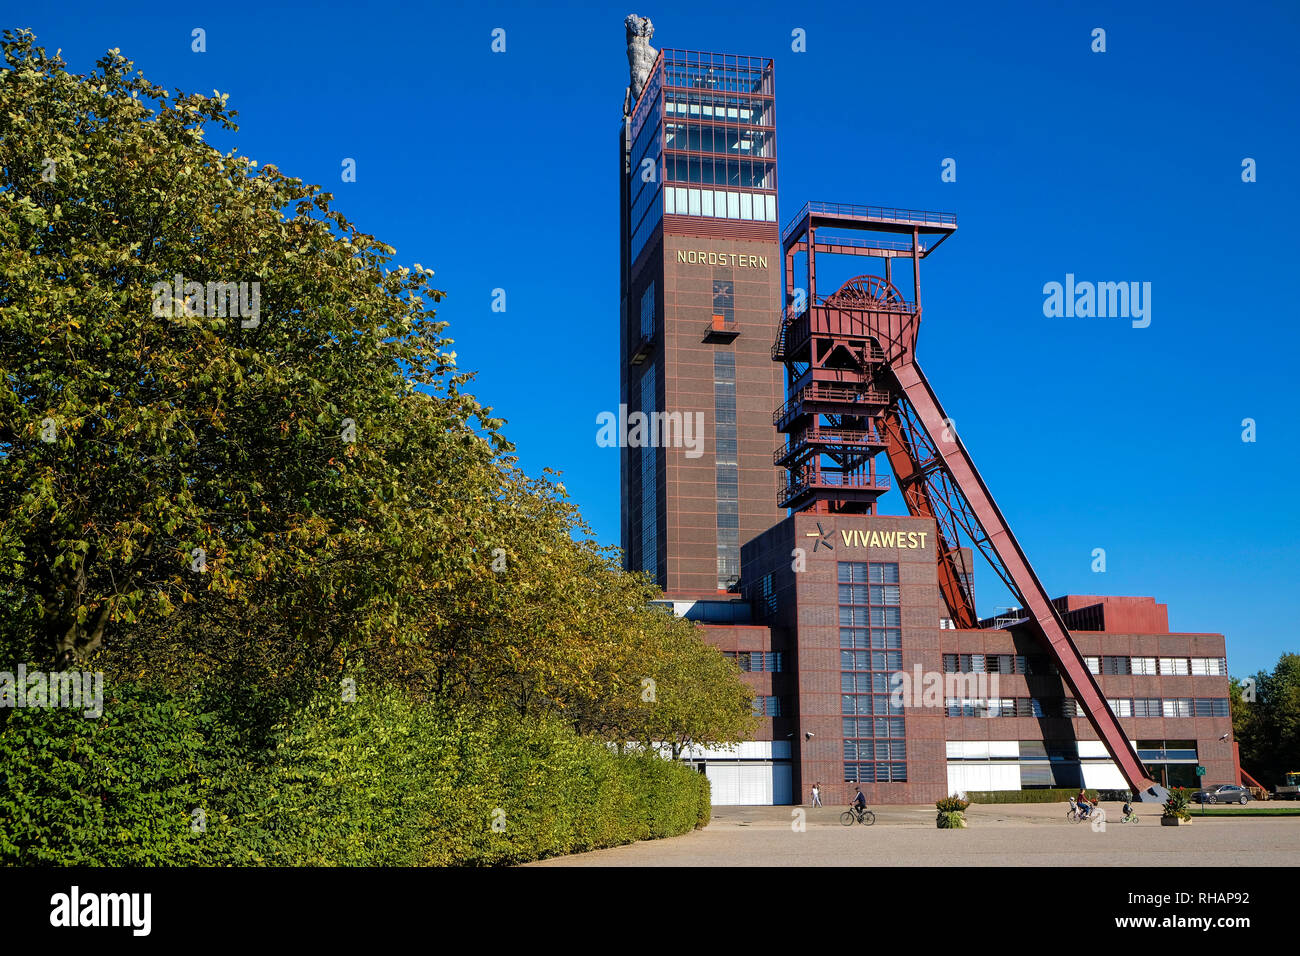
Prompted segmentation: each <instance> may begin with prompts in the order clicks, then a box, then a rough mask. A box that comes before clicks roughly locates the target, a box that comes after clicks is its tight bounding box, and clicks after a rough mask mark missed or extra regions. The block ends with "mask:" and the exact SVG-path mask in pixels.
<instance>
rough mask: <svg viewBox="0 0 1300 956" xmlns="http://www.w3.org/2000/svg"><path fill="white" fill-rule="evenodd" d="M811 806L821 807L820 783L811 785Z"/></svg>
mask: <svg viewBox="0 0 1300 956" xmlns="http://www.w3.org/2000/svg"><path fill="white" fill-rule="evenodd" d="M812 805H813V806H814V807H820V806H821V805H822V785H821V784H820V783H814V784H813V803H812Z"/></svg>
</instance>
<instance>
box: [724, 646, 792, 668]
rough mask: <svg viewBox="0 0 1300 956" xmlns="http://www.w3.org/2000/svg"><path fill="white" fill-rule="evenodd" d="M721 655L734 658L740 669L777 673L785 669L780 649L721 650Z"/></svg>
mask: <svg viewBox="0 0 1300 956" xmlns="http://www.w3.org/2000/svg"><path fill="white" fill-rule="evenodd" d="M722 655H723V656H724V657H729V658H731V659H732V660H734V661H735V662H736V665H737V666H738V667H739V668H740V669H741V670H742V671H767V672H770V673H777V672H780V671H782V670H784V669H785V668H784V663H783V660H782V652H781V651H723V652H722Z"/></svg>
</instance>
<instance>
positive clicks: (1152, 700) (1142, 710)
mask: <svg viewBox="0 0 1300 956" xmlns="http://www.w3.org/2000/svg"><path fill="white" fill-rule="evenodd" d="M1162 713H1163V709H1162V707H1161V705H1160V698H1159V697H1136V698H1134V699H1133V716H1134V717H1159V716H1161V714H1162Z"/></svg>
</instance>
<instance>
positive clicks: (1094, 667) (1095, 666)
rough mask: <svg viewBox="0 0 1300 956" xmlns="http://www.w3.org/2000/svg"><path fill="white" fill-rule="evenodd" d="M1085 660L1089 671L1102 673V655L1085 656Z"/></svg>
mask: <svg viewBox="0 0 1300 956" xmlns="http://www.w3.org/2000/svg"><path fill="white" fill-rule="evenodd" d="M1083 662H1084V663H1085V664H1087V665H1088V673H1090V674H1100V673H1101V658H1100V657H1085V658H1084V659H1083Z"/></svg>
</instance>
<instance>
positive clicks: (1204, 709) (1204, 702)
mask: <svg viewBox="0 0 1300 956" xmlns="http://www.w3.org/2000/svg"><path fill="white" fill-rule="evenodd" d="M1193 709H1194V710H1195V712H1196V716H1197V717H1227V716H1228V698H1226V697H1198V698H1196V701H1195V703H1194V704H1193Z"/></svg>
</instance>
